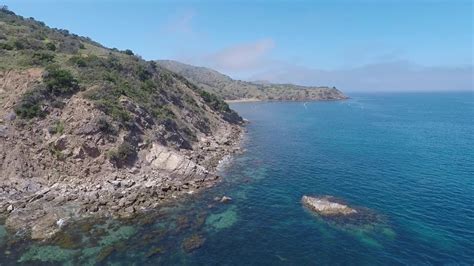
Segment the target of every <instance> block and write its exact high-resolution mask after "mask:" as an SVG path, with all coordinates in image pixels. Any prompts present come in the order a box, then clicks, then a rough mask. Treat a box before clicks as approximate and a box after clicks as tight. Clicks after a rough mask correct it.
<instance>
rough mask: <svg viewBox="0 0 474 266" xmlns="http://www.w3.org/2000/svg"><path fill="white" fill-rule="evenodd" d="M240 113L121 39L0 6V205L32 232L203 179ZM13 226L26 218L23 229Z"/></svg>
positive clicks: (160, 196)
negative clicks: (104, 38) (109, 40)
mask: <svg viewBox="0 0 474 266" xmlns="http://www.w3.org/2000/svg"><path fill="white" fill-rule="evenodd" d="M241 124H242V119H241V117H240V116H239V115H238V114H237V113H235V112H234V111H233V110H231V109H230V108H229V106H228V105H227V104H226V103H225V102H224V101H222V100H220V99H219V98H218V97H217V96H215V95H214V94H211V93H209V92H207V91H205V90H202V89H201V88H198V87H197V86H195V85H194V84H192V83H190V82H189V81H188V80H186V79H185V78H183V77H182V76H180V75H178V74H175V73H173V72H171V71H169V70H167V69H165V68H163V67H161V66H159V65H157V64H156V63H155V62H152V61H145V60H143V59H141V58H140V57H139V56H137V55H134V53H133V52H132V51H130V50H125V51H119V50H118V49H109V48H106V47H104V46H102V45H100V44H98V43H96V42H94V41H92V40H90V39H89V38H86V37H81V36H78V35H75V34H72V33H70V32H68V31H67V30H61V29H53V28H49V27H48V26H46V25H45V24H44V23H42V22H39V21H36V20H34V19H33V18H23V17H21V16H18V15H16V14H15V13H13V12H11V11H9V10H8V9H6V8H2V9H0V216H4V217H5V218H6V226H7V228H8V230H12V231H22V232H28V234H29V235H31V237H33V238H36V239H42V238H47V237H50V236H51V235H53V234H54V233H55V232H56V231H57V230H59V227H61V226H62V225H63V223H64V222H65V221H67V220H68V219H70V218H72V217H83V216H87V215H96V214H97V215H120V216H123V215H130V214H132V213H134V212H137V211H141V210H146V209H149V208H153V207H155V206H157V205H158V204H160V203H161V202H164V201H167V200H169V199H175V198H180V197H181V196H182V195H184V194H192V193H194V192H196V191H198V190H199V189H201V188H205V187H209V186H212V185H213V184H214V183H215V182H216V180H217V179H218V176H217V175H216V174H214V170H215V168H216V167H217V165H218V163H219V161H220V160H222V159H223V157H224V156H226V155H228V154H231V153H233V152H235V151H236V150H237V149H238V147H237V143H238V141H239V137H240V134H241V132H242V129H241ZM24 229H27V230H26V231H25V230H24Z"/></svg>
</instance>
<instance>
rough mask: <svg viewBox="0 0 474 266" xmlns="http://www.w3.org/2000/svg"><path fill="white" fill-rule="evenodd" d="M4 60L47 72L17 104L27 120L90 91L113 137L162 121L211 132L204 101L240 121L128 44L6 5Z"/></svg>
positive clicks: (191, 136) (184, 130)
mask: <svg viewBox="0 0 474 266" xmlns="http://www.w3.org/2000/svg"><path fill="white" fill-rule="evenodd" d="M0 59H1V60H0V71H2V70H3V71H5V70H12V69H13V70H22V69H30V68H42V69H44V72H43V73H44V74H43V78H42V82H41V83H40V84H38V85H36V86H34V87H32V88H30V89H29V90H28V91H27V92H26V93H24V94H23V95H22V96H21V99H20V100H19V102H18V103H17V104H16V106H15V112H16V114H17V115H18V116H19V117H20V118H22V119H42V118H44V117H46V116H47V115H48V114H49V113H50V112H51V111H52V110H55V109H61V108H63V107H64V106H65V105H66V104H67V101H68V99H69V98H71V97H72V96H73V95H76V94H77V93H78V92H81V91H83V92H82V93H81V94H80V96H81V97H85V98H86V99H89V100H90V101H92V102H93V103H94V106H95V108H97V109H99V110H101V111H102V112H103V113H104V114H105V115H106V117H107V118H104V119H102V120H101V124H100V126H101V128H102V130H103V132H104V133H107V134H116V131H117V130H118V129H120V130H125V131H128V132H132V131H134V130H136V126H137V123H138V124H140V126H141V127H145V128H146V127H151V126H153V125H159V124H163V125H164V126H165V128H166V129H167V130H172V131H173V132H174V134H179V135H180V136H181V137H184V138H185V139H187V140H188V141H193V140H195V133H196V132H194V131H195V130H196V129H198V130H200V131H202V132H204V133H209V131H210V128H209V127H210V125H209V121H208V116H207V115H206V112H207V111H206V109H205V108H203V107H202V106H201V105H200V104H198V102H199V101H201V100H199V98H201V99H202V101H203V102H204V103H205V104H206V105H208V106H209V108H210V109H212V110H214V111H216V112H218V113H220V114H221V115H222V117H223V118H224V119H225V120H227V121H229V122H232V123H237V122H240V120H241V118H240V117H239V116H238V115H237V114H236V113H235V112H234V111H232V110H231V109H230V108H229V106H228V105H227V104H226V103H225V102H224V101H223V100H221V99H220V98H219V97H216V96H215V95H213V94H210V93H208V92H205V91H203V90H202V89H200V88H198V87H196V86H194V85H193V84H191V83H189V82H188V81H187V80H186V79H184V78H183V77H181V76H179V75H177V74H175V73H173V72H171V71H169V70H167V69H165V68H162V67H160V66H159V65H157V64H156V63H155V62H153V61H145V60H143V59H141V58H140V57H139V56H137V55H135V54H134V53H133V52H132V51H131V50H129V49H127V50H125V51H119V50H118V49H115V48H114V49H108V48H105V47H103V46H101V45H100V44H98V43H96V42H94V41H92V40H90V39H89V38H87V37H81V36H78V35H75V34H72V33H69V32H68V31H67V30H61V29H53V28H49V27H47V26H46V25H45V24H44V23H43V22H39V21H36V20H35V19H33V18H23V17H21V16H17V15H15V14H14V13H13V12H11V11H9V10H8V9H7V8H6V7H3V8H1V9H0ZM189 114H193V116H196V117H198V119H196V118H193V119H191V118H189V116H190V115H189ZM52 127H54V125H52ZM53 131H57V130H53ZM125 148H126V147H125ZM125 148H123V147H122V149H119V150H117V153H116V154H113V156H112V157H111V159H112V160H114V161H119V160H122V159H124V158H123V157H124V156H125V155H124V154H128V153H129V151H130V149H125Z"/></svg>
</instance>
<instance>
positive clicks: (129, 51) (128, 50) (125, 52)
mask: <svg viewBox="0 0 474 266" xmlns="http://www.w3.org/2000/svg"><path fill="white" fill-rule="evenodd" d="M123 53H124V54H128V55H134V53H133V51H132V50H130V49H127V50H125V51H123Z"/></svg>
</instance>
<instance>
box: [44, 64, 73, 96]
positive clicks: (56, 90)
mask: <svg viewBox="0 0 474 266" xmlns="http://www.w3.org/2000/svg"><path fill="white" fill-rule="evenodd" d="M47 71H48V72H47V75H46V76H45V77H44V83H45V84H46V87H47V88H48V90H49V92H51V93H52V94H54V95H63V94H71V93H73V92H75V91H76V90H77V89H78V88H79V86H78V82H77V80H76V79H75V78H74V76H73V75H72V74H71V72H69V71H68V70H65V69H60V68H58V67H49V68H47Z"/></svg>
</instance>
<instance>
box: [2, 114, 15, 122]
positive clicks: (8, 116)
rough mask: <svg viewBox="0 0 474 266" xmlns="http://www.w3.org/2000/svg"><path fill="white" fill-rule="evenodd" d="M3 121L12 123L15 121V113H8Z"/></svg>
mask: <svg viewBox="0 0 474 266" xmlns="http://www.w3.org/2000/svg"><path fill="white" fill-rule="evenodd" d="M4 119H5V121H13V120H15V119H16V114H15V112H9V113H7V114H6V115H5V117H4Z"/></svg>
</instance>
